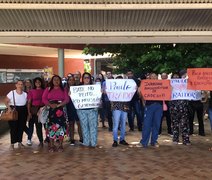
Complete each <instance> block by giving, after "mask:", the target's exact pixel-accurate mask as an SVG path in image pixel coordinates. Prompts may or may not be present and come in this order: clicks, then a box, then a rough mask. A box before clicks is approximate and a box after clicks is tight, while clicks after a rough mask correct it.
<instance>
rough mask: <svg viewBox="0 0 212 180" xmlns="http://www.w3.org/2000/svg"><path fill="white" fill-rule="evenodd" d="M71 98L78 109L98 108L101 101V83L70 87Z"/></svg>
mask: <svg viewBox="0 0 212 180" xmlns="http://www.w3.org/2000/svg"><path fill="white" fill-rule="evenodd" d="M70 93H71V95H70V96H71V99H72V101H73V103H74V106H75V108H76V109H87V108H97V107H99V105H100V101H101V96H102V92H101V85H100V84H98V85H84V86H71V87H70Z"/></svg>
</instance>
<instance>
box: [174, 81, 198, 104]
mask: <svg viewBox="0 0 212 180" xmlns="http://www.w3.org/2000/svg"><path fill="white" fill-rule="evenodd" d="M170 83H171V86H172V96H171V100H201V91H197V90H188V89H187V79H171V80H170Z"/></svg>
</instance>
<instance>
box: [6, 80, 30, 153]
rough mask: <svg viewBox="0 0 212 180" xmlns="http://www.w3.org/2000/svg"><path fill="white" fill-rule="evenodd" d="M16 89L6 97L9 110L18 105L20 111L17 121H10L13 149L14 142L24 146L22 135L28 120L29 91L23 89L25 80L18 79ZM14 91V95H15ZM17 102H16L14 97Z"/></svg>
mask: <svg viewBox="0 0 212 180" xmlns="http://www.w3.org/2000/svg"><path fill="white" fill-rule="evenodd" d="M15 86H16V89H15V90H12V91H10V92H9V93H8V94H7V96H6V98H5V105H6V106H7V108H8V110H9V111H11V110H12V108H14V106H16V107H15V108H16V110H17V111H18V120H17V121H9V127H10V137H11V146H10V148H11V150H13V149H14V144H15V143H18V148H22V147H24V145H23V144H22V136H23V130H24V127H25V126H26V120H27V106H26V102H27V93H25V92H24V91H23V87H24V84H23V81H21V80H18V81H17V82H16V84H15ZM13 93H14V96H13ZM13 97H14V98H15V104H14V98H13Z"/></svg>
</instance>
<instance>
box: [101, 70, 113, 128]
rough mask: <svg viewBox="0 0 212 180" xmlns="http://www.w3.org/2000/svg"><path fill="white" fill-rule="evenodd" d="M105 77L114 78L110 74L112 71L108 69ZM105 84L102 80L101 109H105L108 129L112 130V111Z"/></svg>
mask: <svg viewBox="0 0 212 180" xmlns="http://www.w3.org/2000/svg"><path fill="white" fill-rule="evenodd" d="M107 79H114V78H113V76H112V73H111V72H110V71H108V72H107ZM105 86H106V82H105V81H104V82H103V84H102V89H103V94H102V103H103V109H104V110H105V112H104V114H105V116H106V117H107V120H108V126H109V128H108V130H109V131H111V132H112V130H113V120H112V111H111V103H110V101H109V99H108V96H107V94H106V92H105Z"/></svg>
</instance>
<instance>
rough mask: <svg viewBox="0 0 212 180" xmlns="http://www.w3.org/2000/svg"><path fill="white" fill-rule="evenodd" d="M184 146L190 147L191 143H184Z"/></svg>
mask: <svg viewBox="0 0 212 180" xmlns="http://www.w3.org/2000/svg"><path fill="white" fill-rule="evenodd" d="M183 144H184V145H186V146H190V145H191V142H184V143H183Z"/></svg>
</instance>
